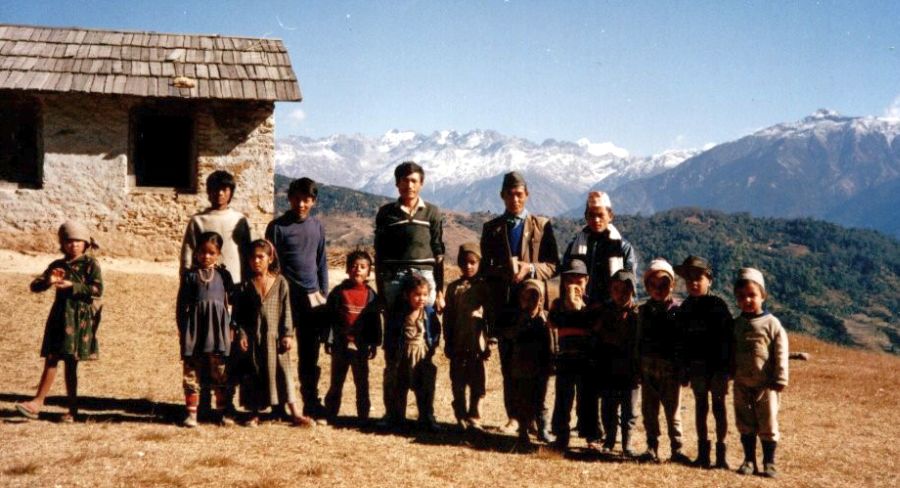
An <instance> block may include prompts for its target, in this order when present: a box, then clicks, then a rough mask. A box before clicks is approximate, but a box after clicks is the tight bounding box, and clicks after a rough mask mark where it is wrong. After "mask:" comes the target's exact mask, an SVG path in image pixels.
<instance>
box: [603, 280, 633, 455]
mask: <svg viewBox="0 0 900 488" xmlns="http://www.w3.org/2000/svg"><path fill="white" fill-rule="evenodd" d="M634 281H635V280H634V275H633V274H632V273H631V272H629V271H626V270H624V269H620V270H619V271H616V272H615V274H613V275H612V277H611V278H610V281H609V295H610V298H611V299H612V301H611V306H609V307H606V308H604V309H603V311H602V312H601V315H600V319H599V320H598V321H597V322H596V325H595V326H594V340H595V349H594V350H595V355H594V356H595V357H596V358H597V361H598V364H597V380H598V381H597V383H598V386H599V390H600V401H601V407H600V413H601V418H602V421H603V430H604V431H605V433H606V438H605V440H604V442H603V447H602V449H601V452H602V453H605V454H611V453H612V449H613V447H615V445H616V432H617V430H618V428H619V426H621V428H622V454H623V455H624V456H625V457H627V458H631V457H634V452H633V451H632V450H631V433H632V431H633V430H634V425H635V423H636V421H637V404H638V397H639V395H640V386H639V385H640V381H639V376H640V374H639V371H640V368H639V365H638V360H637V357H636V356H635V349H634V348H635V345H636V343H637V320H638V310H637V306H636V305H635V304H634ZM620 408H621V412H622V413H621V415H620V414H619V409H620Z"/></svg>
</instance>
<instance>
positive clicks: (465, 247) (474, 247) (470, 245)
mask: <svg viewBox="0 0 900 488" xmlns="http://www.w3.org/2000/svg"><path fill="white" fill-rule="evenodd" d="M467 252H470V253H472V254H474V255H475V256H478V259H481V246H479V245H478V243H477V242H466V243H464V244H462V245H460V246H459V252H458V253H457V256H459V257H462V255H463V254H465V253H467Z"/></svg>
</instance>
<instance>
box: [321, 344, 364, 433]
mask: <svg viewBox="0 0 900 488" xmlns="http://www.w3.org/2000/svg"><path fill="white" fill-rule="evenodd" d="M348 370H349V371H352V372H353V384H354V385H355V386H356V414H357V415H358V416H359V418H361V419H367V418H369V410H370V409H371V408H372V404H371V403H370V401H369V353H368V350H367V348H362V349H359V350H353V351H352V350H348V349H347V345H346V344H340V345H337V344H336V345H335V347H334V348H333V349H332V351H331V386H330V387H329V388H328V394H326V395H325V409H326V410H327V411H328V414H329V415H331V416H336V415H337V414H338V412H339V411H340V410H341V394H342V393H343V390H344V381H345V380H346V379H347V372H348Z"/></svg>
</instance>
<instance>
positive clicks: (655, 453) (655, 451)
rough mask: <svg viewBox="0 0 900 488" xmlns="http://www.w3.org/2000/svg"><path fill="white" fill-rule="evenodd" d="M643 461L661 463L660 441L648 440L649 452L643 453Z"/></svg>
mask: <svg viewBox="0 0 900 488" xmlns="http://www.w3.org/2000/svg"><path fill="white" fill-rule="evenodd" d="M640 460H641V461H644V462H648V463H659V443H658V442H654V441H650V440H648V441H647V452H645V453H644V454H641V459H640Z"/></svg>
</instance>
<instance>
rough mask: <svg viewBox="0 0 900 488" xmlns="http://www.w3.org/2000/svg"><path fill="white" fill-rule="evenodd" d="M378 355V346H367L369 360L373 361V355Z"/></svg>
mask: <svg viewBox="0 0 900 488" xmlns="http://www.w3.org/2000/svg"><path fill="white" fill-rule="evenodd" d="M376 354H378V346H369V355H368V358H369V359H375V355H376Z"/></svg>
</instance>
